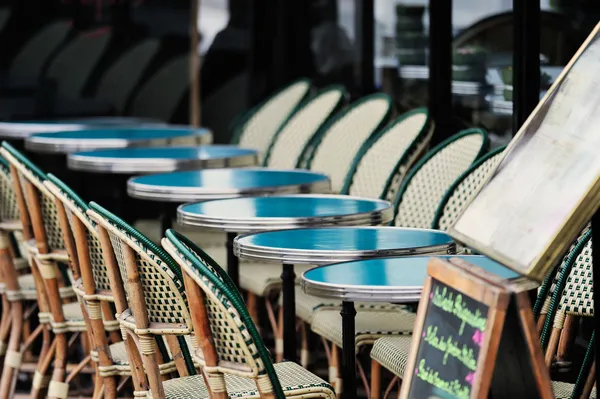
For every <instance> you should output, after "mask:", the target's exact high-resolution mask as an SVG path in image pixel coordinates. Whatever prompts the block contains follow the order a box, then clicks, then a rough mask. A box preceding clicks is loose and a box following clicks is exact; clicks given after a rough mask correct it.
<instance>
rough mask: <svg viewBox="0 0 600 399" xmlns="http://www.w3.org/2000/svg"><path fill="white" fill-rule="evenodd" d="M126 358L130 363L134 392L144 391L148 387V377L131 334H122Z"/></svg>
mask: <svg viewBox="0 0 600 399" xmlns="http://www.w3.org/2000/svg"><path fill="white" fill-rule="evenodd" d="M123 340H124V341H125V350H126V351H127V358H128V359H129V364H130V365H131V380H132V381H133V389H134V391H135V392H145V391H148V389H150V385H149V384H148V377H147V376H146V374H145V373H144V366H143V360H142V357H141V355H140V352H139V351H138V349H137V346H136V344H135V341H134V339H133V338H132V336H131V335H129V334H128V335H127V336H123Z"/></svg>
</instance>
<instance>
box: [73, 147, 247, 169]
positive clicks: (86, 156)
mask: <svg viewBox="0 0 600 399" xmlns="http://www.w3.org/2000/svg"><path fill="white" fill-rule="evenodd" d="M256 164H258V152H257V151H256V150H252V149H247V148H240V147H236V146H229V145H208V146H201V147H151V148H144V147H142V148H119V149H108V150H97V151H86V152H76V153H73V154H69V155H68V156H67V165H68V167H69V169H72V170H77V171H83V172H95V173H113V174H128V175H136V174H148V173H165V172H174V171H178V170H188V169H215V168H239V167H246V166H254V165H256Z"/></svg>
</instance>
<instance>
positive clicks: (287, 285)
mask: <svg viewBox="0 0 600 399" xmlns="http://www.w3.org/2000/svg"><path fill="white" fill-rule="evenodd" d="M281 284H282V295H283V357H284V358H285V359H286V360H289V361H291V362H297V361H298V359H297V357H298V348H297V342H296V291H295V285H296V273H294V265H288V264H284V265H283V270H282V272H281Z"/></svg>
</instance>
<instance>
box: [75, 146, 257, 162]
mask: <svg viewBox="0 0 600 399" xmlns="http://www.w3.org/2000/svg"><path fill="white" fill-rule="evenodd" d="M256 153H257V151H256V150H252V149H248V148H240V147H236V146H232V145H207V146H200V147H150V148H146V147H141V148H115V149H108V150H97V151H84V152H76V153H74V154H71V157H78V158H83V157H88V158H106V159H109V160H112V159H145V158H154V159H212V158H230V157H236V156H241V155H252V154H256Z"/></svg>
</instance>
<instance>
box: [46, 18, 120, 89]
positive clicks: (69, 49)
mask: <svg viewBox="0 0 600 399" xmlns="http://www.w3.org/2000/svg"><path fill="white" fill-rule="evenodd" d="M112 36H113V34H112V31H111V30H109V29H108V30H107V29H105V30H94V31H86V32H81V33H80V34H79V35H77V37H76V38H75V39H73V40H72V41H71V42H69V44H67V46H66V47H65V48H64V49H63V50H61V51H60V52H59V53H58V54H57V55H56V57H55V58H54V59H53V60H52V62H51V63H50V65H49V66H48V70H47V71H46V74H45V77H47V78H49V79H53V80H55V81H56V82H57V94H59V95H62V96H64V97H68V98H77V97H79V96H80V94H81V91H82V90H83V87H84V85H85V84H86V82H87V80H88V79H89V77H90V75H91V73H92V70H93V69H94V67H95V66H96V65H97V63H98V61H99V60H100V57H102V54H104V52H105V51H106V49H107V48H108V45H109V43H110V40H111V38H112Z"/></svg>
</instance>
